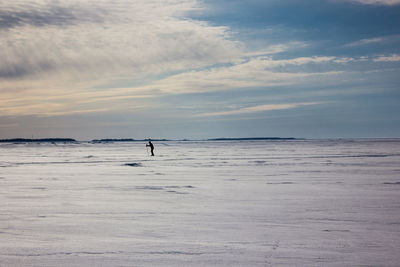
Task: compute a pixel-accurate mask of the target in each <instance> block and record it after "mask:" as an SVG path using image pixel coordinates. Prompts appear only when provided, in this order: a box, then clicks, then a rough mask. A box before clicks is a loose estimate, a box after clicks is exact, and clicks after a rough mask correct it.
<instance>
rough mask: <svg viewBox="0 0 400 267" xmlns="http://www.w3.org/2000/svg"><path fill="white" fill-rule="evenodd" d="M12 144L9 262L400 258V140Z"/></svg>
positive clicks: (368, 262) (3, 209)
mask: <svg viewBox="0 0 400 267" xmlns="http://www.w3.org/2000/svg"><path fill="white" fill-rule="evenodd" d="M154 145H155V155H156V156H155V157H149V156H148V155H147V154H146V147H145V144H144V143H107V144H104V143H103V144H91V143H76V144H44V143H43V144H0V201H1V206H0V240H1V242H0V265H1V266H399V263H400V140H398V139H397V140H396V139H394V140H319V141H315V140H314V141H312V140H311V141H310V140H305V141H301V140H300V141H252V142H250V141H241V142H234V141H225V142H205V141H204V142H154Z"/></svg>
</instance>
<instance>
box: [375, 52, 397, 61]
mask: <svg viewBox="0 0 400 267" xmlns="http://www.w3.org/2000/svg"><path fill="white" fill-rule="evenodd" d="M374 61H375V62H398V61H400V55H398V54H393V55H390V56H379V57H377V58H374Z"/></svg>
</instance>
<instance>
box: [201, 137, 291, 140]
mask: <svg viewBox="0 0 400 267" xmlns="http://www.w3.org/2000/svg"><path fill="white" fill-rule="evenodd" d="M257 140H298V139H297V138H294V137H242V138H225V137H222V138H213V139H207V141H257Z"/></svg>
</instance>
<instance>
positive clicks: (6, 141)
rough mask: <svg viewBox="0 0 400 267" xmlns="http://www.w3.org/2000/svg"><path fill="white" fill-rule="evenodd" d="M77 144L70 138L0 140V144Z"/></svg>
mask: <svg viewBox="0 0 400 267" xmlns="http://www.w3.org/2000/svg"><path fill="white" fill-rule="evenodd" d="M66 142H77V141H76V140H75V139H72V138H42V139H26V138H12V139H0V143H66Z"/></svg>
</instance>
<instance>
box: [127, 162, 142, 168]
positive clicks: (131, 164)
mask: <svg viewBox="0 0 400 267" xmlns="http://www.w3.org/2000/svg"><path fill="white" fill-rule="evenodd" d="M124 166H131V167H142V164H141V163H136V162H133V163H125V164H124Z"/></svg>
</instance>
